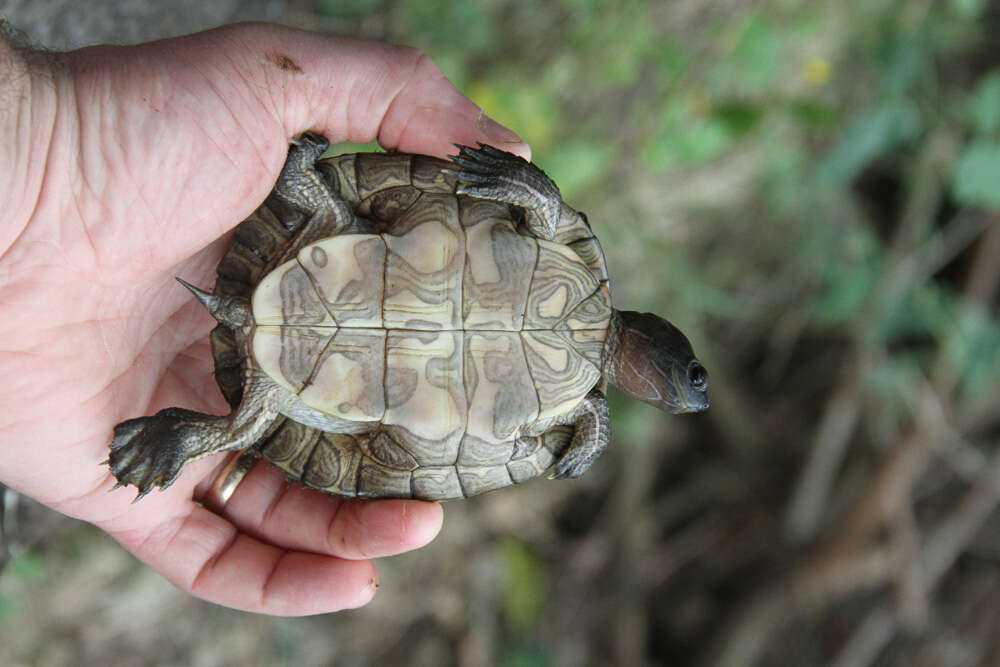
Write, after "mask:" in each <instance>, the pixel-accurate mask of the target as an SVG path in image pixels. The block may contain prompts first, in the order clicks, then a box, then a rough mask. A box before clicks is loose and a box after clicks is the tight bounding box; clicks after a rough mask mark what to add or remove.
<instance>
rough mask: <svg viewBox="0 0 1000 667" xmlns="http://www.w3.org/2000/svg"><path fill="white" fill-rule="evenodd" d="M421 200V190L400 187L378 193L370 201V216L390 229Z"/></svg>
mask: <svg viewBox="0 0 1000 667" xmlns="http://www.w3.org/2000/svg"><path fill="white" fill-rule="evenodd" d="M419 198H420V190H418V189H416V188H414V187H411V186H409V185H400V186H397V187H394V188H387V189H385V190H381V191H379V192H376V193H375V194H373V195H372V196H371V198H370V199H369V200H368V209H369V215H370V216H371V217H372V218H374V219H376V220H378V221H379V222H380V223H381V224H382V225H383V226H386V227H388V226H389V225H391V224H392V223H393V222H395V221H396V220H397V219H399V217H400V216H402V215H403V214H404V213H406V211H407V210H409V208H410V207H411V206H413V202H415V201H417V199H419Z"/></svg>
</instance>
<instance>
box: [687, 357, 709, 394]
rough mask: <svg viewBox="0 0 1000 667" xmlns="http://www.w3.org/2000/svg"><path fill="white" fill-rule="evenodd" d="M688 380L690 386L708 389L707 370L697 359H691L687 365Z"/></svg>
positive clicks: (702, 389) (703, 389) (699, 389)
mask: <svg viewBox="0 0 1000 667" xmlns="http://www.w3.org/2000/svg"><path fill="white" fill-rule="evenodd" d="M688 381H689V382H690V383H691V386H692V387H694V388H695V389H697V390H698V391H705V390H706V389H708V371H706V370H705V367H704V366H702V365H701V364H700V363H698V360H697V359H696V360H694V361H692V362H691V363H690V364H689V365H688Z"/></svg>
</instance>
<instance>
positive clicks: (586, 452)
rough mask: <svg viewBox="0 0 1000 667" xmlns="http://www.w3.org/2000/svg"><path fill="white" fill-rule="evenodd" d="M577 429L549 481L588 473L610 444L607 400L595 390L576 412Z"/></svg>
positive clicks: (609, 420)
mask: <svg viewBox="0 0 1000 667" xmlns="http://www.w3.org/2000/svg"><path fill="white" fill-rule="evenodd" d="M575 416H576V430H575V431H574V432H573V440H572V441H570V444H569V447H567V448H566V451H564V452H563V453H562V455H561V456H560V457H559V459H558V460H556V463H555V465H554V466H553V467H552V472H551V473H550V474H549V479H572V478H576V477H579V476H580V475H582V474H583V473H585V472H587V471H588V470H590V466H591V465H592V464H593V463H594V461H596V460H597V457H598V456H600V455H601V453H602V452H604V450H605V449H607V448H608V443H609V442H610V441H611V417H610V415H609V412H608V400H607V399H606V398H605V397H604V394H602V393H600V392H599V391H597V390H594V391H591V392H590V393H589V394H587V396H586V397H585V398H584V399H583V400H582V401H580V404H579V405H578V406H577V409H576V414H575Z"/></svg>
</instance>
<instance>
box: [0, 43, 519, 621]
mask: <svg viewBox="0 0 1000 667" xmlns="http://www.w3.org/2000/svg"><path fill="white" fill-rule="evenodd" d="M310 130H311V131H315V132H319V133H321V134H323V135H325V136H327V137H329V138H331V139H332V140H333V141H354V142H368V141H372V140H378V142H379V143H380V144H381V145H382V146H384V147H385V148H389V149H398V150H400V151H405V152H414V153H425V154H429V155H437V156H445V155H447V154H448V153H450V152H454V148H453V143H460V144H470V145H474V144H475V142H477V141H479V142H483V143H489V144H492V145H495V146H500V147H502V148H503V149H504V150H508V151H511V152H515V153H518V154H520V155H522V156H524V157H530V155H529V149H528V147H527V146H526V145H525V144H524V143H522V142H521V141H520V140H519V139H518V138H517V137H516V135H514V134H513V133H512V132H510V131H509V130H506V129H504V128H502V127H500V126H499V125H497V124H495V123H493V122H492V121H490V120H489V119H488V118H487V117H485V116H483V115H482V112H481V111H480V110H479V108H478V107H476V106H475V105H474V104H473V103H472V102H470V101H469V100H468V99H466V98H464V97H462V96H461V94H459V93H458V92H457V91H456V90H455V89H454V87H453V86H452V85H451V84H450V83H449V82H448V81H447V80H446V79H445V78H444V76H443V75H442V74H441V72H440V70H439V69H438V68H437V67H436V66H435V65H434V64H433V63H432V62H431V61H430V60H428V59H427V58H426V57H425V56H423V55H422V54H420V53H419V52H417V51H414V50H412V49H407V48H401V47H393V46H387V45H381V44H374V43H367V42H358V41H350V40H345V39H340V38H332V37H324V36H319V35H314V34H311V33H305V32H299V31H294V30H290V29H284V28H279V27H276V26H262V25H242V26H232V27H227V28H222V29H219V30H215V31H211V32H207V33H201V34H198V35H193V36H190V37H184V38H179V39H176V40H169V41H164V42H156V43H151V44H145V45H141V46H137V47H97V48H91V49H83V50H80V51H76V52H72V53H69V54H62V55H59V56H56V57H50V56H43V55H39V54H30V53H24V52H18V51H15V50H13V49H12V48H11V47H9V46H8V45H7V44H6V43H5V42H3V40H2V39H0V201H3V202H4V205H3V208H2V211H0V481H2V482H3V483H4V484H7V485H8V486H10V487H12V488H14V489H16V490H18V491H20V492H22V493H25V494H27V495H29V496H31V497H33V498H35V499H37V500H39V501H41V502H43V503H45V504H46V505H48V506H50V507H52V508H53V509H56V510H58V511H60V512H62V513H64V514H67V515H69V516H72V517H76V518H78V519H83V520H85V521H89V522H91V523H94V524H95V525H97V526H99V527H100V528H102V529H103V530H105V531H107V532H108V533H109V534H110V535H111V536H112V537H114V538H115V539H116V540H118V541H119V542H120V543H121V544H122V545H123V546H125V548H127V549H128V550H129V551H131V552H132V553H134V554H135V555H136V556H137V557H138V558H140V559H141V560H143V561H144V562H146V563H147V564H149V565H150V566H151V567H153V568H154V569H156V570H157V571H159V572H160V573H161V574H162V575H163V576H164V577H166V578H167V579H169V580H170V581H171V582H173V583H174V584H175V585H177V586H178V587H179V588H181V589H183V590H185V591H189V592H191V593H192V594H194V595H197V596H199V597H202V598H205V599H207V600H211V601H213V602H217V603H220V604H223V605H227V606H230V607H233V608H236V609H244V610H249V611H255V612H263V613H270V614H280V615H303V614H315V613H322V612H328V611H334V610H339V609H345V608H350V607H357V606H360V605H363V604H365V603H366V602H368V601H369V600H370V599H371V598H372V596H373V595H374V593H375V590H376V588H377V586H378V583H377V582H378V575H377V572H376V570H375V567H374V565H373V564H372V563H371V561H370V560H368V559H370V558H374V557H380V556H388V555H391V554H396V553H400V552H403V551H407V550H410V549H414V548H417V547H420V546H422V545H424V544H426V543H427V542H429V541H430V540H431V539H433V537H434V536H435V535H436V534H437V532H438V530H439V529H440V527H441V521H442V511H441V507H440V506H439V505H437V504H435V503H424V502H418V501H410V500H407V501H396V500H386V501H376V502H365V501H354V500H343V499H339V498H335V497H330V496H326V495H324V494H321V493H319V492H316V491H310V490H304V489H302V488H301V487H300V486H298V485H296V486H291V487H289V486H287V485H286V484H285V481H284V478H283V476H282V474H281V473H279V472H277V471H276V470H274V469H272V468H270V467H269V466H267V465H266V464H261V465H258V466H257V467H256V468H255V469H254V470H253V472H251V473H250V475H248V476H247V478H246V479H245V480H244V481H243V483H242V484H241V485H240V487H239V488H238V489H237V491H236V493H235V494H234V495H233V497H232V498H231V499H230V500H229V502H228V503H227V504H226V505H225V507H224V508H223V509H220V510H218V511H217V512H213V511H210V510H209V509H206V508H205V507H204V506H203V505H202V504H200V503H199V502H197V500H198V499H201V498H203V497H204V495H205V493H206V492H207V491H208V488H209V486H210V483H211V480H212V479H213V477H214V475H215V474H216V472H217V471H218V469H219V467H220V466H221V465H222V463H223V462H224V460H225V457H226V455H225V454H221V455H215V456H210V457H207V458H205V459H201V460H199V461H196V462H194V463H192V464H191V465H190V466H188V467H187V468H186V469H185V474H184V475H183V476H181V477H180V478H179V479H178V480H177V482H176V483H174V484H173V485H172V486H171V487H170V488H169V489H167V490H165V491H163V492H157V493H152V494H150V495H149V496H147V497H146V498H145V499H143V501H142V502H141V503H136V504H132V499H133V497H134V495H135V492H134V489H127V488H121V489H117V490H115V491H113V492H109V490H110V489H111V488H112V487H113V486H114V485H115V480H114V478H113V477H112V476H111V474H110V472H109V471H108V468H107V466H105V465H101V462H102V461H103V460H104V459H105V458H107V455H108V443H109V442H110V439H111V434H112V430H113V428H114V425H115V424H117V423H118V422H120V421H123V420H124V419H127V418H129V417H134V416H136V415H142V414H147V415H148V414H153V413H155V412H156V411H158V410H160V409H162V408H166V407H169V406H181V407H185V408H191V409H197V410H201V411H208V412H213V413H216V414H225V413H227V412H228V411H229V408H228V406H227V405H226V404H225V401H224V400H223V398H222V396H221V395H220V393H219V391H218V388H217V386H216V384H215V381H214V379H213V377H212V359H211V353H210V351H209V348H208V332H209V331H210V330H211V328H212V327H213V326H214V320H213V319H212V317H211V316H210V315H209V314H208V313H207V312H206V311H205V309H204V308H203V307H201V305H200V304H198V303H197V302H196V301H195V300H193V299H191V298H190V295H189V294H188V293H187V292H186V291H185V290H184V289H183V288H182V287H180V285H178V284H177V283H176V282H175V281H174V280H173V277H174V276H183V277H185V278H186V279H188V280H190V281H191V282H193V283H196V284H201V285H211V284H212V281H213V280H214V271H215V266H216V264H217V262H218V260H219V258H220V257H221V255H222V253H223V252H224V250H225V248H226V245H227V243H228V240H229V238H228V237H227V232H229V231H230V230H232V228H233V227H234V226H235V225H236V224H237V223H239V222H240V221H241V220H242V219H243V218H245V217H246V216H247V215H248V214H249V213H250V212H251V211H253V210H254V209H255V208H256V207H257V206H258V205H259V204H260V203H261V202H262V201H263V199H264V198H265V196H266V195H267V193H268V192H269V191H270V189H271V187H272V186H273V184H274V182H275V179H276V178H277V176H278V173H279V171H280V169H281V166H282V163H283V162H284V159H285V157H286V154H287V147H288V142H289V140H290V139H292V138H293V137H296V136H299V135H301V134H302V133H303V132H306V131H310Z"/></svg>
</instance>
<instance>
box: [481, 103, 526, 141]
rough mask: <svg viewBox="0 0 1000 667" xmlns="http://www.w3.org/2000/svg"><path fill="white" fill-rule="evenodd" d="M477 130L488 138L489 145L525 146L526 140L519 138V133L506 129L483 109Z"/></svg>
mask: <svg viewBox="0 0 1000 667" xmlns="http://www.w3.org/2000/svg"><path fill="white" fill-rule="evenodd" d="M476 128H477V129H478V130H479V131H480V132H482V134H483V136H484V137H486V140H487V143H489V144H491V145H494V146H495V145H497V144H523V143H524V140H522V139H521V137H519V136H517V132H514V130H511V129H510V128H507V127H504V126H503V125H501V124H500V123H498V122H496V121H495V120H493V119H492V118H490V117H489V116H487V115H486V112H485V111H483V110H482V109H480V110H479V117H478V118H476Z"/></svg>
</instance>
